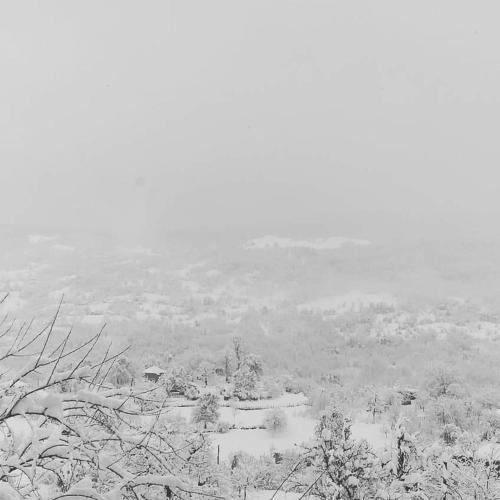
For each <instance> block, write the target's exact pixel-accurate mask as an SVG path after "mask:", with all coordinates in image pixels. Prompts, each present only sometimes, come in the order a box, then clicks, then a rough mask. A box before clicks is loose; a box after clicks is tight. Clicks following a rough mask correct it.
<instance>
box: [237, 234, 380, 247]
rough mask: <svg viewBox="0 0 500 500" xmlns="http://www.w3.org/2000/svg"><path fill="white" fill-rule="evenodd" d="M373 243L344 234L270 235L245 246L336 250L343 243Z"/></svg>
mask: <svg viewBox="0 0 500 500" xmlns="http://www.w3.org/2000/svg"><path fill="white" fill-rule="evenodd" d="M371 244H372V242H371V241H369V240H362V239H358V238H345V237H342V236H332V237H329V238H310V239H307V240H296V239H293V238H283V237H279V236H272V235H268V236H262V237H261V238H254V239H252V240H249V241H247V243H245V245H244V248H245V250H263V249H266V248H310V249H312V250H336V249H338V248H340V247H342V246H343V245H358V246H367V245H371Z"/></svg>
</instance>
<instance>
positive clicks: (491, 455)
mask: <svg viewBox="0 0 500 500" xmlns="http://www.w3.org/2000/svg"><path fill="white" fill-rule="evenodd" d="M476 455H477V458H479V459H480V460H490V461H499V460H500V444H498V443H486V444H483V445H482V446H480V447H479V449H478V450H477V453H476Z"/></svg>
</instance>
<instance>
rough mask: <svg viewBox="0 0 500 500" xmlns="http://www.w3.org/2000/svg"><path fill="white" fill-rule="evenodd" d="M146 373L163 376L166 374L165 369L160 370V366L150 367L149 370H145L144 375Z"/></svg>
mask: <svg viewBox="0 0 500 500" xmlns="http://www.w3.org/2000/svg"><path fill="white" fill-rule="evenodd" d="M146 373H151V374H153V375H162V374H163V373H165V370H164V369H163V368H160V367H159V366H150V367H149V368H146V369H145V370H144V374H146Z"/></svg>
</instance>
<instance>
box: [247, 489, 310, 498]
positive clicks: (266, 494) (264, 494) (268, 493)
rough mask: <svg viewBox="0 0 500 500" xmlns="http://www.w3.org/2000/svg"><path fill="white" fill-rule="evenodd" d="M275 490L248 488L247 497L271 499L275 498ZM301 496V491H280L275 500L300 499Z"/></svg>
mask: <svg viewBox="0 0 500 500" xmlns="http://www.w3.org/2000/svg"><path fill="white" fill-rule="evenodd" d="M274 493H275V492H274V490H248V491H247V499H248V500H270V499H271V498H273V495H274ZM300 497H301V493H285V492H283V491H279V492H278V493H276V495H275V496H274V498H273V500H298V499H299V498H300Z"/></svg>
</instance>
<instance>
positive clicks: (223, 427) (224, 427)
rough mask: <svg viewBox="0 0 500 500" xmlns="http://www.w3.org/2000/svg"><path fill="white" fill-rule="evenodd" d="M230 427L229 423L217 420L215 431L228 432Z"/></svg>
mask: <svg viewBox="0 0 500 500" xmlns="http://www.w3.org/2000/svg"><path fill="white" fill-rule="evenodd" d="M230 429H231V424H230V423H229V422H225V421H224V420H221V421H220V422H217V432H219V433H220V434H225V433H226V432H229V431H230Z"/></svg>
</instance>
